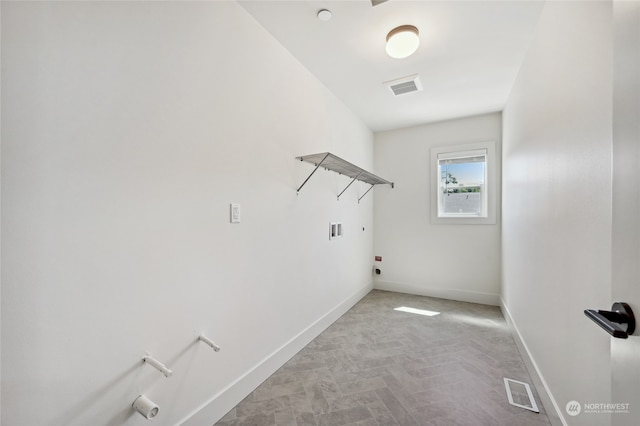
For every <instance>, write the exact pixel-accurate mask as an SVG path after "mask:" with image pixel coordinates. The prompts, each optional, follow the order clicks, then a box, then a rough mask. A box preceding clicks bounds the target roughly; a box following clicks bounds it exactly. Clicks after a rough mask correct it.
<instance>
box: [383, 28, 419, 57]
mask: <svg viewBox="0 0 640 426" xmlns="http://www.w3.org/2000/svg"><path fill="white" fill-rule="evenodd" d="M419 34H420V33H419V31H418V29H417V28H416V27H414V26H413V25H401V26H399V27H396V28H394V29H392V30H391V31H389V34H387V54H388V55H389V56H391V57H392V58H396V59H402V58H406V57H407V56H410V55H412V54H413V53H414V52H415V51H416V50H418V46H419V45H420V37H419Z"/></svg>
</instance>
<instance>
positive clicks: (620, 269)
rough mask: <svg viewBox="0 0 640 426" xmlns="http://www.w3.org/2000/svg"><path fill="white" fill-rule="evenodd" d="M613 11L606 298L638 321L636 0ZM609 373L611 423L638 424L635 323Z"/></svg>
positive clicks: (639, 366) (616, 344)
mask: <svg viewBox="0 0 640 426" xmlns="http://www.w3.org/2000/svg"><path fill="white" fill-rule="evenodd" d="M613 13H614V14H613V17H614V26H613V27H614V38H613V40H614V49H613V51H614V55H613V56H614V58H613V82H614V85H613V229H612V230H613V253H612V255H613V259H612V260H613V263H612V266H613V274H612V298H613V301H616V302H626V303H628V304H629V305H630V306H631V308H632V310H633V312H634V314H635V316H636V319H638V320H640V1H619V0H616V1H614V2H613ZM607 308H609V307H607ZM607 310H608V309H607ZM603 367H604V366H603ZM611 371H612V377H611V386H612V388H611V399H612V401H611V402H612V403H614V404H618V405H617V406H613V410H614V413H613V414H612V417H611V422H612V424H613V425H615V426H634V425H640V324H639V325H638V326H636V331H635V332H634V333H633V335H632V336H630V337H629V338H628V339H616V338H611ZM626 404H628V405H626Z"/></svg>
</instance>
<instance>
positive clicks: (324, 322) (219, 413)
mask: <svg viewBox="0 0 640 426" xmlns="http://www.w3.org/2000/svg"><path fill="white" fill-rule="evenodd" d="M372 289H373V284H369V285H367V286H365V287H364V288H362V289H360V290H358V291H357V292H356V293H354V294H353V295H351V296H350V297H348V298H346V299H345V300H343V301H342V302H340V303H339V304H338V305H336V306H335V307H334V308H333V309H331V310H330V311H329V312H327V313H326V314H325V315H323V316H322V317H321V318H319V319H318V320H317V321H315V322H314V323H313V324H311V325H310V326H308V327H307V328H305V329H304V330H302V331H301V332H300V333H298V334H297V335H296V336H294V337H293V338H291V340H289V341H288V342H286V343H285V344H284V345H282V346H281V347H279V348H278V349H276V350H275V351H274V352H273V353H271V354H270V355H269V356H267V357H266V358H265V359H264V360H262V361H261V362H259V363H258V364H257V365H255V366H254V367H253V368H251V369H250V370H249V371H247V372H246V373H245V374H244V375H243V376H241V377H239V378H238V379H237V380H236V381H234V382H233V383H231V384H230V385H229V386H227V387H226V388H225V389H223V390H222V391H220V392H218V393H217V394H216V395H214V396H213V397H212V398H211V399H210V400H209V401H208V402H206V403H205V404H203V405H202V406H201V407H199V408H198V409H197V410H195V411H194V412H193V413H191V414H190V415H189V416H187V417H186V418H185V419H183V420H182V421H180V422H179V423H178V424H179V425H183V426H201V425H211V424H214V423H215V422H217V421H218V420H220V419H221V418H222V417H224V415H225V414H227V413H228V412H229V411H230V410H231V409H232V408H233V407H235V406H236V405H238V403H239V402H240V401H242V400H243V399H244V398H245V397H246V396H247V395H249V394H250V393H251V392H252V391H253V390H254V389H255V388H257V387H258V386H259V385H260V384H261V383H262V382H264V381H265V380H266V379H268V378H269V376H271V375H272V374H273V373H275V372H276V371H277V370H278V369H279V368H280V367H282V365H284V363H286V362H287V361H288V360H289V359H291V357H293V356H294V355H295V354H297V353H298V352H299V351H300V350H301V349H302V348H304V347H305V346H306V345H307V344H309V342H311V341H312V340H313V339H315V338H316V337H317V336H318V335H319V334H320V333H322V332H323V331H324V330H325V329H326V328H327V327H329V326H330V325H331V324H333V323H334V322H335V321H336V320H337V319H338V318H340V317H341V316H342V315H343V314H344V313H346V312H347V311H348V310H349V309H351V307H353V305H355V304H356V303H358V302H359V301H360V299H362V298H363V297H364V296H366V295H367V294H368V293H369V292H370V291H371V290H372Z"/></svg>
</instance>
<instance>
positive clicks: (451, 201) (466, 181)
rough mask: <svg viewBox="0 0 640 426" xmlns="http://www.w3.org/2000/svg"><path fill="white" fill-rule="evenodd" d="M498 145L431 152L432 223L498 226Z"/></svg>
mask: <svg viewBox="0 0 640 426" xmlns="http://www.w3.org/2000/svg"><path fill="white" fill-rule="evenodd" d="M494 150H495V149H494V144H493V143H479V144H466V145H456V146H449V147H439V148H432V149H431V167H432V168H433V173H432V179H433V184H432V185H431V191H432V195H431V203H432V208H431V212H432V220H431V221H432V223H456V224H495V223H496V219H495V217H496V212H495V205H496V203H495V198H496V194H495V192H496V191H495V188H496V184H495V180H496V179H495V175H496V173H495V165H494V164H493V162H494Z"/></svg>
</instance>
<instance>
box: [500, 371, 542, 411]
mask: <svg viewBox="0 0 640 426" xmlns="http://www.w3.org/2000/svg"><path fill="white" fill-rule="evenodd" d="M504 387H505V388H506V390H507V398H509V404H511V405H515V406H516V407H520V408H524V409H525V410H529V411H533V412H536V413H539V412H540V410H538V405H537V404H536V400H535V399H534V398H533V393H531V388H530V387H529V384H528V383H524V382H519V381H517V380H513V379H507V378H506V377H505V378H504Z"/></svg>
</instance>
